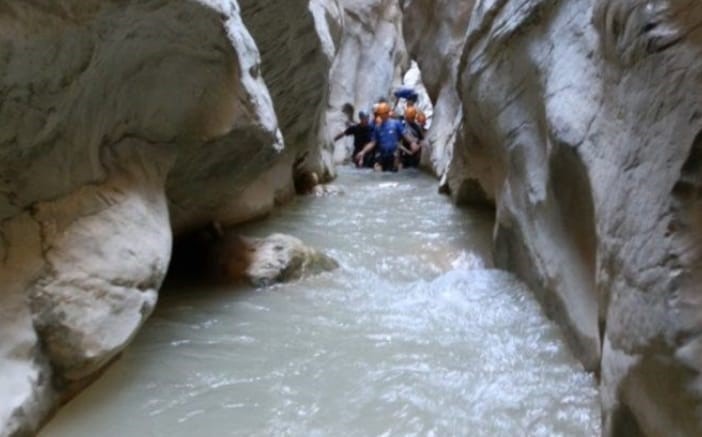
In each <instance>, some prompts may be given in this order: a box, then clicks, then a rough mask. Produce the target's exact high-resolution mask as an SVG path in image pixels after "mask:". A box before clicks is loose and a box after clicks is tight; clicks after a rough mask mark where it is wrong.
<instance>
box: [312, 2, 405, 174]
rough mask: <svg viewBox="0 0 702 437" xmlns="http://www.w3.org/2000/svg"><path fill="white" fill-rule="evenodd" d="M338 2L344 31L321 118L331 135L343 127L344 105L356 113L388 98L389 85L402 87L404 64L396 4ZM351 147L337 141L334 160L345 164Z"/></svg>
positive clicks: (403, 51) (399, 18) (400, 14)
mask: <svg viewBox="0 0 702 437" xmlns="http://www.w3.org/2000/svg"><path fill="white" fill-rule="evenodd" d="M340 4H341V5H342V6H343V11H344V15H343V19H344V27H343V34H342V37H341V42H340V43H339V50H338V53H337V55H336V57H335V59H334V63H333V65H332V67H331V73H330V94H329V106H328V108H329V109H328V111H327V114H326V117H327V122H328V125H329V130H330V131H331V132H332V135H335V134H337V133H339V132H342V131H343V130H344V129H346V125H347V123H348V119H347V117H346V115H344V113H343V112H342V109H343V107H344V106H345V105H347V104H351V105H352V106H353V107H354V108H355V112H356V114H357V113H358V111H359V110H364V111H370V110H371V107H372V105H373V103H375V102H376V101H377V100H378V98H380V97H388V96H389V95H390V93H391V91H392V89H393V87H396V86H399V85H401V84H402V77H403V74H404V73H405V71H406V70H407V69H408V68H409V65H410V60H409V58H408V56H407V50H406V48H405V43H404V38H403V35H402V12H401V9H400V5H399V1H398V0H340ZM352 145H353V142H352V140H351V139H347V140H344V141H342V140H340V141H338V142H337V143H336V147H335V150H334V160H335V161H336V162H339V163H341V162H344V160H347V159H348V158H349V157H350V154H351V152H352V150H353V147H352Z"/></svg>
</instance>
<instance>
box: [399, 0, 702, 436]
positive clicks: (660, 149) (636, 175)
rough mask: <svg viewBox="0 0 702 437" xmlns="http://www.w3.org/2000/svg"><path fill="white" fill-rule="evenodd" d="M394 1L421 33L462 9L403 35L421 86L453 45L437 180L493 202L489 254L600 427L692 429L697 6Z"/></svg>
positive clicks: (696, 377)
mask: <svg viewBox="0 0 702 437" xmlns="http://www.w3.org/2000/svg"><path fill="white" fill-rule="evenodd" d="M405 3H408V4H410V5H413V6H414V7H421V8H422V9H423V13H424V17H425V19H424V21H421V18H422V15H421V13H419V11H417V13H416V14H415V17H416V18H415V19H414V20H415V21H413V23H414V24H413V28H416V29H420V30H421V29H425V30H429V29H436V27H432V25H433V24H432V23H434V24H435V23H437V22H444V20H442V19H437V18H436V17H445V16H447V14H449V13H450V14H453V13H454V11H460V10H462V8H469V12H470V17H469V22H468V23H469V24H468V27H467V34H465V36H464V34H463V33H462V32H457V33H456V32H454V33H447V32H446V31H445V30H442V28H441V27H439V28H438V30H437V32H436V33H435V34H430V35H433V36H432V38H433V39H434V41H433V42H426V41H424V42H423V44H416V43H411V42H410V43H409V44H408V45H409V47H410V49H411V51H414V50H416V51H418V53H416V54H415V53H412V54H413V56H415V57H416V58H417V60H418V62H419V63H420V65H421V66H422V68H423V72H424V80H425V83H426V84H427V88H428V89H429V91H430V94H432V92H435V85H434V81H433V79H432V77H434V76H435V75H434V74H433V73H432V68H433V67H432V65H431V64H430V63H432V62H433V63H434V64H437V63H439V64H440V63H441V62H437V61H436V59H431V58H430V57H429V54H430V53H435V54H436V55H438V56H440V57H441V58H443V59H446V58H447V57H448V59H450V60H455V59H457V56H459V58H458V59H461V61H460V63H459V64H458V70H457V73H458V75H457V78H458V80H457V81H456V84H457V86H458V93H459V96H460V100H461V101H462V109H463V113H464V120H463V123H464V129H463V131H462V132H461V135H462V136H463V139H462V141H459V142H457V143H456V147H457V149H456V150H455V151H454V154H453V157H452V162H451V163H450V164H449V167H451V166H455V167H456V168H457V170H458V171H457V172H456V174H455V176H456V177H455V178H453V179H452V178H449V181H448V183H449V185H450V186H451V191H452V192H453V193H454V195H455V196H457V197H461V196H460V195H457V193H459V192H463V193H464V194H465V193H466V192H467V193H468V194H469V196H467V197H472V198H475V199H480V198H482V199H483V200H485V199H494V203H495V205H496V216H497V226H496V230H495V241H496V255H497V259H496V261H497V263H498V265H499V266H502V267H506V268H509V269H510V270H513V271H515V272H517V273H518V274H519V275H520V276H521V277H522V278H524V279H525V280H526V281H527V282H528V283H529V284H530V286H531V288H532V289H533V290H534V291H535V292H536V294H537V295H538V296H539V297H540V299H541V301H542V302H543V304H544V307H545V308H546V310H547V312H548V313H549V315H550V316H551V317H553V318H554V319H556V320H557V321H558V322H559V323H560V324H561V326H563V327H564V331H565V332H566V334H567V337H568V339H569V340H570V344H571V345H572V347H573V350H574V351H575V352H576V354H577V355H578V356H579V357H580V359H581V360H582V362H583V363H584V364H585V365H586V367H587V368H588V369H592V370H595V371H597V372H599V373H600V374H601V388H602V401H603V411H604V418H605V433H606V434H608V435H639V434H644V435H652V436H653V435H656V436H657V435H689V436H692V435H701V434H702V416H700V413H699V412H700V411H701V409H702V385H700V380H701V379H700V377H701V376H702V375H701V374H700V372H701V371H702V352H701V351H702V346H701V345H702V335H701V334H700V333H701V332H702V317H700V315H701V314H702V288H701V287H700V284H701V283H702V282H701V281H700V279H701V278H702V262H701V261H702V221H701V220H700V217H702V202H700V198H701V196H702V194H701V193H702V182H701V181H702V165H701V164H700V163H701V162H702V158H700V157H701V156H702V134H701V133H700V132H702V116H700V114H702V56H701V55H702V28H701V27H700V26H699V25H698V23H700V22H702V3H699V2H690V1H683V0H665V1H664V0H653V1H647V2H641V1H637V0H595V1H593V0H573V1H568V2H553V1H549V0H527V1H516V0H515V1H512V0H505V1H497V2H487V1H476V2H471V1H468V2H465V1H460V0H447V1H442V2H424V3H422V2H420V1H419V0H414V1H407V2H405ZM430 11H431V13H430ZM409 13H410V12H409V11H408V10H407V9H406V14H409ZM459 15H460V14H456V18H458V16H459ZM406 16H407V15H406ZM411 30H412V29H411V28H409V27H408V26H406V31H407V32H411ZM426 37H427V34H426V32H425V33H424V34H422V35H420V36H417V37H416V38H417V39H419V38H426ZM409 39H410V38H408V40H409ZM461 39H464V40H465V43H464V44H459V47H458V49H457V50H456V51H454V52H453V53H451V54H443V53H442V52H441V47H442V44H444V42H446V43H447V44H453V43H454V42H460V41H461ZM426 45H430V47H431V50H427V49H425V48H422V47H424V46H426ZM460 56H462V57H460ZM452 62H453V61H452ZM439 76H441V75H439ZM439 111H440V109H437V113H438V112H439Z"/></svg>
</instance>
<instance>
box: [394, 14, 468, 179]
mask: <svg viewBox="0 0 702 437" xmlns="http://www.w3.org/2000/svg"><path fill="white" fill-rule="evenodd" d="M402 3H403V22H402V26H403V32H404V37H405V41H406V44H407V51H408V52H409V56H411V57H412V58H413V59H415V60H416V61H417V63H418V65H419V67H420V68H421V73H422V81H423V83H424V85H425V87H426V90H427V93H428V95H429V97H430V98H431V101H432V102H433V118H432V125H431V127H430V129H429V132H428V135H427V140H428V143H429V147H428V148H427V149H426V150H424V151H423V155H424V156H423V157H422V165H423V166H425V167H426V168H427V169H428V170H430V171H431V172H433V173H434V174H435V175H436V176H437V177H439V178H444V179H446V181H447V183H446V188H447V192H448V193H458V192H459V191H461V188H460V186H461V185H462V184H463V183H464V174H465V173H466V172H465V171H464V166H466V165H468V164H469V163H470V160H465V159H452V158H453V157H454V154H460V153H461V152H462V147H461V146H462V143H463V132H462V129H463V108H462V104H461V98H460V96H459V94H458V91H457V87H456V85H457V83H458V67H459V63H460V58H461V53H462V51H463V46H464V44H465V41H466V38H467V35H468V22H469V20H470V17H471V12H472V11H473V4H474V1H472V0H471V1H454V0H438V1H437V0H406V1H404V2H402Z"/></svg>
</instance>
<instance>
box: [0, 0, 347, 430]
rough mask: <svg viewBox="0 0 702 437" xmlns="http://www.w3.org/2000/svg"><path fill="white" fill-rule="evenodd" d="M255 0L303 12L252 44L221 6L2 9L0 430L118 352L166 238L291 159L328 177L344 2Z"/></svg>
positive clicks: (164, 1)
mask: <svg viewBox="0 0 702 437" xmlns="http://www.w3.org/2000/svg"><path fill="white" fill-rule="evenodd" d="M269 3H271V5H270V8H277V10H278V14H280V9H281V8H282V7H290V8H291V9H290V10H291V11H292V10H297V9H296V8H295V7H293V6H298V7H299V11H298V12H299V13H296V14H295V15H291V14H288V15H285V17H284V18H285V19H286V20H287V21H286V22H287V23H288V24H289V25H290V28H289V29H288V30H287V31H286V32H287V33H286V34H285V35H286V37H287V39H278V40H276V41H267V40H262V41H260V44H259V45H260V47H261V52H260V51H259V46H257V44H258V42H257V41H255V40H254V38H252V37H251V35H250V34H249V31H248V30H247V28H246V26H244V23H243V22H242V19H241V15H240V10H239V6H238V4H237V3H236V2H235V1H232V0H197V1H195V0H138V1H137V0H135V1H130V2H122V1H116V0H115V1H111V0H61V1H44V0H31V1H25V0H8V1H6V2H4V3H3V4H2V5H1V6H0V120H1V121H2V129H0V260H1V263H0V284H2V288H1V289H0V337H1V339H2V341H1V342H0V435H24V434H31V433H33V431H34V430H35V429H36V428H37V426H39V425H40V423H41V422H42V421H43V420H44V418H45V417H46V415H47V414H48V413H49V412H50V411H51V410H52V409H53V408H55V407H56V405H57V404H58V403H60V402H61V400H62V399H65V397H66V396H70V394H71V393H74V392H75V391H76V390H79V389H80V388H81V387H82V386H84V385H85V384H86V383H89V381H90V380H91V378H93V377H94V375H96V374H97V372H98V371H99V370H100V369H101V368H103V367H104V366H105V365H106V364H107V363H109V362H110V361H111V360H112V359H113V358H114V357H115V356H116V355H117V354H118V353H119V352H120V350H122V348H124V346H125V345H126V344H127V343H128V342H129V341H130V339H131V338H132V337H133V336H134V335H135V333H136V331H137V330H138V328H139V327H140V325H141V324H142V323H143V321H144V320H145V319H146V318H147V317H148V316H149V314H150V313H151V311H152V309H153V307H154V305H155V303H156V300H157V294H158V289H159V287H160V285H161V282H162V280H163V278H164V276H165V273H166V270H167V266H168V263H169V259H170V255H171V240H172V236H173V234H178V233H180V232H183V231H186V230H188V229H191V228H197V227H199V226H202V225H204V224H206V223H209V222H211V221H212V220H218V221H221V222H224V223H232V222H238V221H243V220H247V219H250V218H252V217H256V216H259V215H262V214H265V213H267V212H268V211H270V210H271V208H272V207H273V206H274V205H275V203H276V202H279V201H282V200H284V199H285V198H287V197H289V196H290V195H291V194H292V192H293V173H294V170H293V169H294V165H295V164H296V160H297V159H298V158H301V157H303V156H306V157H307V158H306V159H305V160H304V164H305V165H308V166H309V167H312V168H314V169H315V170H317V171H319V172H320V173H322V174H324V173H326V174H327V175H328V176H329V175H331V173H332V171H331V167H330V164H329V163H330V162H331V153H330V151H329V150H327V152H326V155H325V152H323V151H322V150H320V145H322V146H323V145H324V144H325V143H324V138H325V135H327V134H326V129H325V128H324V120H325V116H324V111H325V109H326V102H327V95H328V73H329V69H330V65H331V62H332V59H333V58H334V53H335V49H336V47H335V43H336V41H337V40H338V38H339V35H340V34H341V30H340V29H339V28H338V26H339V23H340V18H339V17H340V14H341V12H340V9H339V7H338V5H337V4H336V3H335V2H331V1H330V2H321V1H317V0H312V1H310V2H296V5H292V3H290V2H269ZM272 3H277V4H272ZM252 24H253V26H252V27H253V28H254V29H259V28H258V27H257V26H256V24H255V20H253V21H252ZM258 25H262V23H259V24H258ZM259 53H262V55H263V65H262V64H261V56H260V55H259ZM289 54H293V55H294V56H292V58H293V59H295V62H296V63H294V64H293V65H292V66H291V68H289V69H288V70H285V69H283V70H280V68H281V65H283V63H284V62H285V61H284V59H285V58H286V57H288V56H289ZM276 57H279V58H280V59H278V60H277V61H276ZM280 61H283V62H280ZM264 66H265V67H264ZM303 66H304V68H305V69H306V70H305V71H306V74H308V75H309V81H308V82H304V79H306V78H308V76H307V75H302V76H299V77H296V79H300V80H299V81H297V82H294V81H293V82H291V83H288V84H287V85H289V87H288V91H290V89H292V92H288V93H286V92H285V89H284V88H285V85H286V84H285V83H284V80H287V81H289V80H290V79H291V78H290V77H285V75H289V74H291V73H294V72H296V71H297V72H298V74H299V71H300V70H302V69H303ZM265 81H270V84H267V83H266V82H265ZM269 89H270V90H271V91H272V93H270V94H269ZM271 94H272V95H273V98H271ZM292 102H297V103H299V104H300V105H301V106H304V109H306V110H307V112H306V114H305V116H303V117H299V115H300V114H303V112H302V111H300V112H297V110H298V109H303V108H302V107H297V106H295V105H293V104H291V103H292ZM276 112H277V113H278V114H279V115H280V120H281V127H282V128H283V131H282V132H281V130H280V129H279V128H278V117H276ZM283 135H285V139H284V138H283ZM320 138H322V141H320ZM285 142H287V143H288V144H289V147H287V148H286V147H284V143H285ZM326 144H327V147H329V146H328V144H329V141H326ZM325 156H326V157H325Z"/></svg>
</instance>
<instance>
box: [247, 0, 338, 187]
mask: <svg viewBox="0 0 702 437" xmlns="http://www.w3.org/2000/svg"><path fill="white" fill-rule="evenodd" d="M240 3H241V7H242V16H243V18H244V21H245V23H246V26H247V28H248V29H249V30H250V31H251V33H252V35H253V37H254V38H255V40H256V44H257V45H258V47H259V49H260V50H261V56H262V63H261V71H260V73H261V74H262V75H263V78H264V80H265V82H266V84H267V85H268V87H269V89H270V91H271V96H272V98H273V102H274V105H275V110H276V114H277V115H278V119H279V122H280V127H281V130H282V132H283V135H284V137H285V142H286V153H285V155H286V159H288V160H289V162H290V163H291V164H292V163H295V172H296V173H298V172H315V173H317V174H318V175H320V176H321V178H322V180H323V181H326V180H330V179H331V178H333V177H334V176H335V174H336V173H335V170H334V163H333V162H332V147H333V146H332V141H331V137H330V135H329V131H328V129H327V128H326V115H325V110H326V105H327V101H328V96H329V86H328V84H329V70H330V68H331V64H332V62H333V60H334V56H335V54H336V45H337V44H338V42H339V40H340V38H341V33H342V16H341V14H342V11H341V6H340V5H339V4H338V3H337V2H336V1H331V0H329V1H324V0H312V1H310V0H289V1H281V0H265V1H261V0H240ZM320 146H321V147H320ZM291 166H292V165H291ZM293 176H294V177H295V176H296V175H293Z"/></svg>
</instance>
